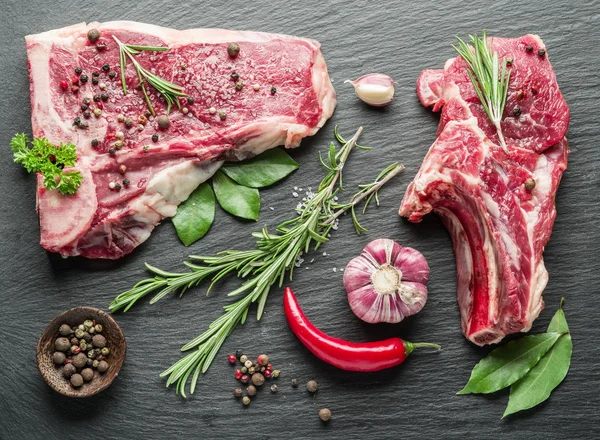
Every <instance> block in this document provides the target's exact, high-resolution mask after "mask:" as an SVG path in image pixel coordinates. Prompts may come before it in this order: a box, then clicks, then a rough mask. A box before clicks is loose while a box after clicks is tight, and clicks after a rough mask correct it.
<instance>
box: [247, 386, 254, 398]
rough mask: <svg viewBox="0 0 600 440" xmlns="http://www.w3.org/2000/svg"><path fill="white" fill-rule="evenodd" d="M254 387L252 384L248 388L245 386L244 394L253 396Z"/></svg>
mask: <svg viewBox="0 0 600 440" xmlns="http://www.w3.org/2000/svg"><path fill="white" fill-rule="evenodd" d="M256 391H257V390H256V387H255V386H254V385H250V386H249V387H248V388H246V394H248V395H249V396H254V395H256Z"/></svg>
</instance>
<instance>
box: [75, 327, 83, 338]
mask: <svg viewBox="0 0 600 440" xmlns="http://www.w3.org/2000/svg"><path fill="white" fill-rule="evenodd" d="M83 333H84V332H83V330H81V329H80V328H78V329H77V330H75V337H76V338H78V339H81V338H83Z"/></svg>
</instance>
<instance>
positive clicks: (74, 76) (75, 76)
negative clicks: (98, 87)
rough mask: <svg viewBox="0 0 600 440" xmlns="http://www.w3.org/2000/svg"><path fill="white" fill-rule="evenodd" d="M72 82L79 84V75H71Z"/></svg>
mask: <svg viewBox="0 0 600 440" xmlns="http://www.w3.org/2000/svg"><path fill="white" fill-rule="evenodd" d="M71 83H72V84H79V77H78V76H77V75H73V76H72V77H71Z"/></svg>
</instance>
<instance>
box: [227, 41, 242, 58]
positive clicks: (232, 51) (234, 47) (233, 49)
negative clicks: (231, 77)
mask: <svg viewBox="0 0 600 440" xmlns="http://www.w3.org/2000/svg"><path fill="white" fill-rule="evenodd" d="M227 53H228V54H229V56H230V57H232V58H234V57H237V56H238V54H239V53H240V45H239V44H237V43H229V45H228V46H227Z"/></svg>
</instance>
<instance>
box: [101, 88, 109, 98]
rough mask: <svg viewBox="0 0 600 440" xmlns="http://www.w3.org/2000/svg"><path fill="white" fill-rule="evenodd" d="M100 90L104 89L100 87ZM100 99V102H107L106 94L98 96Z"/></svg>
mask: <svg viewBox="0 0 600 440" xmlns="http://www.w3.org/2000/svg"><path fill="white" fill-rule="evenodd" d="M100 88H101V89H103V88H104V87H102V86H101V87H100ZM100 99H102V101H108V93H103V94H101V95H100Z"/></svg>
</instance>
